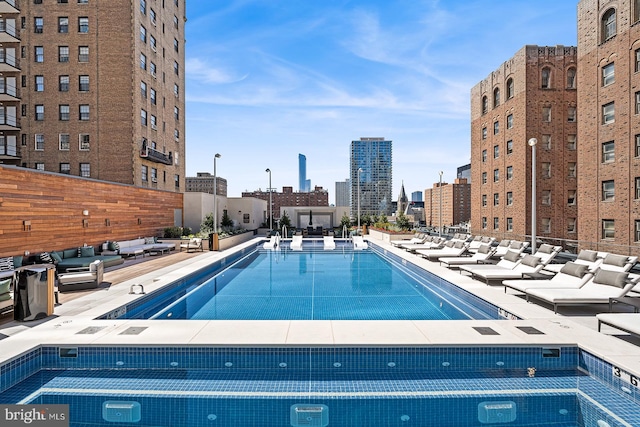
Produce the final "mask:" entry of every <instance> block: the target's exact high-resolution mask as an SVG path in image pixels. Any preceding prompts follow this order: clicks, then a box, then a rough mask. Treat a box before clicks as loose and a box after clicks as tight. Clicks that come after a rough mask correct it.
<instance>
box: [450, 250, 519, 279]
mask: <svg viewBox="0 0 640 427" xmlns="http://www.w3.org/2000/svg"><path fill="white" fill-rule="evenodd" d="M519 263H520V255H518V253H517V252H514V251H507V253H506V254H505V255H504V256H503V257H502V258H500V261H498V263H497V264H478V263H475V264H474V263H470V264H462V265H460V274H462V272H463V271H466V272H467V273H470V274H473V272H474V271H481V270H492V269H495V268H504V269H508V270H511V269H513V268H514V267H515V266H516V265H518V264H519Z"/></svg>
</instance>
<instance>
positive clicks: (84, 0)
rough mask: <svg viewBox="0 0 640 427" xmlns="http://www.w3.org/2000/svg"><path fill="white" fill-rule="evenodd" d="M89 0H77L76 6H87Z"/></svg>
mask: <svg viewBox="0 0 640 427" xmlns="http://www.w3.org/2000/svg"><path fill="white" fill-rule="evenodd" d="M88 3H89V0H78V4H88Z"/></svg>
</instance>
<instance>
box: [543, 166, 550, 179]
mask: <svg viewBox="0 0 640 427" xmlns="http://www.w3.org/2000/svg"><path fill="white" fill-rule="evenodd" d="M542 177H543V178H551V163H549V162H542Z"/></svg>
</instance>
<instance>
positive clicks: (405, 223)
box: [396, 212, 411, 231]
mask: <svg viewBox="0 0 640 427" xmlns="http://www.w3.org/2000/svg"><path fill="white" fill-rule="evenodd" d="M396 225H397V226H398V228H400V229H401V230H403V231H404V230H410V229H411V222H410V221H409V218H408V217H407V216H406V215H405V214H403V213H402V212H400V214H399V215H398V218H397V219H396Z"/></svg>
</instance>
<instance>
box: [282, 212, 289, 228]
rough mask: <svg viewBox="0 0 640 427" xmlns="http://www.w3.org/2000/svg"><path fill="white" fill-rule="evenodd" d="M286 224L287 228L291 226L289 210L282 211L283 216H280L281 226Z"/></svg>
mask: <svg viewBox="0 0 640 427" xmlns="http://www.w3.org/2000/svg"><path fill="white" fill-rule="evenodd" d="M283 225H284V226H285V227H287V229H289V228H291V219H290V218H289V215H287V211H284V212H282V216H281V217H280V226H283Z"/></svg>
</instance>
